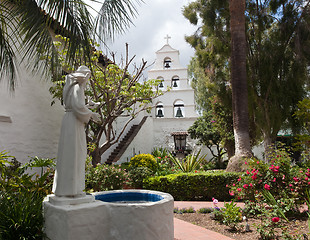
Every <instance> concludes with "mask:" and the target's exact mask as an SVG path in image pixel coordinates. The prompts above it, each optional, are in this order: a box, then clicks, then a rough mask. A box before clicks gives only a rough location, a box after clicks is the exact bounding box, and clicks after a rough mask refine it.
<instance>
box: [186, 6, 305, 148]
mask: <svg viewBox="0 0 310 240" xmlns="http://www.w3.org/2000/svg"><path fill="white" fill-rule="evenodd" d="M225 3H226V4H225ZM246 3H247V5H246V14H245V17H246V22H245V23H246V40H247V42H246V53H247V62H246V63H247V82H248V94H249V97H248V101H249V115H250V119H249V120H250V121H249V123H250V138H251V143H252V144H254V143H255V142H257V141H261V140H264V142H265V143H266V148H267V146H268V145H269V143H272V142H273V141H274V140H275V138H276V136H277V133H278V132H279V130H280V129H284V128H290V129H293V130H294V131H295V130H298V128H297V126H298V124H297V123H296V121H295V120H294V119H293V118H292V113H293V112H294V110H295V109H296V105H297V102H298V101H299V100H302V99H303V97H304V96H305V93H306V92H307V90H306V88H305V87H306V86H307V85H308V83H309V71H308V70H307V69H308V66H309V56H310V55H309V49H310V48H309V44H310V42H309V34H310V31H309V29H310V28H309V1H303V0H298V1H288V0H285V1H269V0H266V1H256V0H249V1H246ZM228 10H229V6H228V1H218V0H208V1H201V0H197V1H196V2H193V3H191V4H190V5H189V6H187V7H186V8H185V10H184V15H185V16H186V17H187V18H188V19H189V21H190V22H191V23H193V24H196V25H198V23H200V22H202V26H201V27H199V28H198V30H197V32H195V34H193V35H192V36H189V37H187V41H188V42H189V43H190V44H191V45H192V46H193V47H195V49H196V56H197V59H198V60H199V63H200V67H201V68H202V69H203V70H204V72H205V75H206V76H207V77H206V78H201V77H200V76H198V75H197V74H196V73H195V72H194V73H195V74H196V76H197V79H198V81H199V82H200V81H201V82H202V83H199V84H198V86H203V84H205V86H206V89H207V91H206V92H207V95H206V97H205V99H206V103H207V104H209V103H208V100H207V99H208V96H209V93H210V91H211V90H212V91H213V90H214V89H224V88H223V87H222V88H221V87H220V86H223V82H225V81H226V86H227V88H226V89H230V87H231V85H229V84H228V81H229V79H230V75H229V73H228V72H227V70H226V69H227V68H228V66H230V64H231V63H230V62H231V60H232V59H230V57H229V54H228V53H227V52H230V51H231V50H230V44H229V42H228V41H229V39H230V31H229V29H230V25H229V23H230V14H229V13H227V12H228ZM198 17H200V18H201V20H202V21H198ZM210 43H211V44H210ZM221 45H223V46H226V48H225V47H220V46H221ZM227 49H228V50H227ZM270 53H272V54H270ZM214 56H219V57H214ZM223 63H225V64H223ZM224 70H225V72H226V74H225V75H224V76H225V77H223V74H222V73H223V72H224ZM210 73H212V74H213V77H212V78H209V77H208V76H210ZM211 76H212V75H211ZM206 79H207V80H209V79H212V82H213V84H211V85H210V84H206ZM223 79H226V80H224V81H223ZM203 82H204V83H203ZM213 93H215V94H216V95H218V96H223V93H225V91H222V92H220V91H213ZM226 93H227V94H229V93H228V91H227V92H226ZM202 96H203V95H202V94H201V96H200V98H201V99H203V97H202ZM222 102H223V103H225V106H226V107H228V105H227V103H228V102H227V101H222Z"/></svg>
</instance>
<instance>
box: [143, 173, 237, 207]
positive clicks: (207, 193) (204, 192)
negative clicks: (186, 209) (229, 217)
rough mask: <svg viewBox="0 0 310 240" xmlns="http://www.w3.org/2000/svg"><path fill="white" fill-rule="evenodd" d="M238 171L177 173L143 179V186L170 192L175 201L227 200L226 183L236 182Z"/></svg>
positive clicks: (228, 198)
mask: <svg viewBox="0 0 310 240" xmlns="http://www.w3.org/2000/svg"><path fill="white" fill-rule="evenodd" d="M239 175H240V173H232V172H224V171H219V170H216V171H214V170H213V171H207V172H200V173H179V174H170V175H166V176H155V177H150V178H147V179H144V181H143V188H145V189H150V190H156V191H161V192H166V193H170V194H171V195H172V196H173V197H174V200H176V201H210V200H211V199H212V197H214V198H216V199H218V200H220V201H229V200H231V196H230V195H229V192H228V188H227V187H226V185H230V184H232V183H233V182H236V181H237V179H238V177H239Z"/></svg>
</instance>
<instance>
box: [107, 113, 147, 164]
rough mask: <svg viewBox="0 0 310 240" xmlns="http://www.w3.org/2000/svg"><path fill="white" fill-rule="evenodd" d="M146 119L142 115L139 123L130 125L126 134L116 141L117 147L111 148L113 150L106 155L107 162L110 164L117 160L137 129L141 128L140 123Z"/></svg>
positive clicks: (136, 132)
mask: <svg viewBox="0 0 310 240" xmlns="http://www.w3.org/2000/svg"><path fill="white" fill-rule="evenodd" d="M146 119H147V117H143V119H142V120H141V122H140V123H139V124H134V125H132V126H131V128H130V129H129V131H128V132H127V133H126V135H125V136H124V137H123V138H122V140H121V141H120V142H119V143H118V145H117V147H116V148H115V149H114V150H113V152H112V153H111V154H110V156H109V157H108V159H107V161H106V163H107V164H112V163H114V162H117V161H118V160H119V159H120V158H121V156H122V155H123V153H124V152H125V151H126V149H127V147H128V146H129V144H130V143H131V142H132V140H133V139H134V138H135V136H136V135H137V134H138V132H139V130H140V129H141V127H142V125H143V124H144V123H145V121H146Z"/></svg>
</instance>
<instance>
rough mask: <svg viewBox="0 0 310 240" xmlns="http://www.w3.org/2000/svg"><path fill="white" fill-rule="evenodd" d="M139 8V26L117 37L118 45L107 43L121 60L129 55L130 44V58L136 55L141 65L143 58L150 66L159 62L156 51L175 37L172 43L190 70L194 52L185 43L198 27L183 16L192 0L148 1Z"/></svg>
mask: <svg viewBox="0 0 310 240" xmlns="http://www.w3.org/2000/svg"><path fill="white" fill-rule="evenodd" d="M144 1H145V3H144V4H142V5H140V6H138V12H139V15H138V16H137V18H136V19H134V20H133V22H134V24H135V26H132V27H130V29H128V30H127V32H126V33H124V34H123V35H120V36H117V37H116V40H115V41H114V43H111V42H107V44H108V46H109V48H110V50H111V51H113V52H114V53H115V54H116V55H117V57H118V58H120V56H124V55H125V43H128V44H129V55H130V56H133V55H136V58H135V62H136V63H137V64H139V63H140V62H141V59H142V58H143V59H144V60H146V61H147V62H148V63H149V64H150V63H152V62H153V61H154V60H155V52H156V51H157V50H159V49H160V48H161V47H162V46H163V45H164V44H165V43H166V40H165V39H164V38H165V36H166V35H167V34H168V35H169V36H171V39H170V40H169V44H170V45H171V47H173V48H175V49H178V50H179V51H180V61H181V65H182V66H183V67H187V65H188V64H189V61H190V59H191V57H192V56H194V49H193V48H191V47H190V45H189V44H188V43H186V42H185V39H184V37H185V35H191V34H193V33H194V31H195V30H196V28H197V27H195V26H193V25H191V24H190V23H189V21H188V20H187V19H185V18H184V17H183V15H182V8H183V6H184V5H188V3H189V2H191V1H192V0H144Z"/></svg>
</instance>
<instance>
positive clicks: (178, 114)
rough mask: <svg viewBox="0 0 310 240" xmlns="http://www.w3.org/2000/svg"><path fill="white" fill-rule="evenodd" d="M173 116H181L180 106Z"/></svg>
mask: <svg viewBox="0 0 310 240" xmlns="http://www.w3.org/2000/svg"><path fill="white" fill-rule="evenodd" d="M175 116H176V117H183V114H182V110H181V108H180V107H179V108H178V110H177V114H176V115H175Z"/></svg>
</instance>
